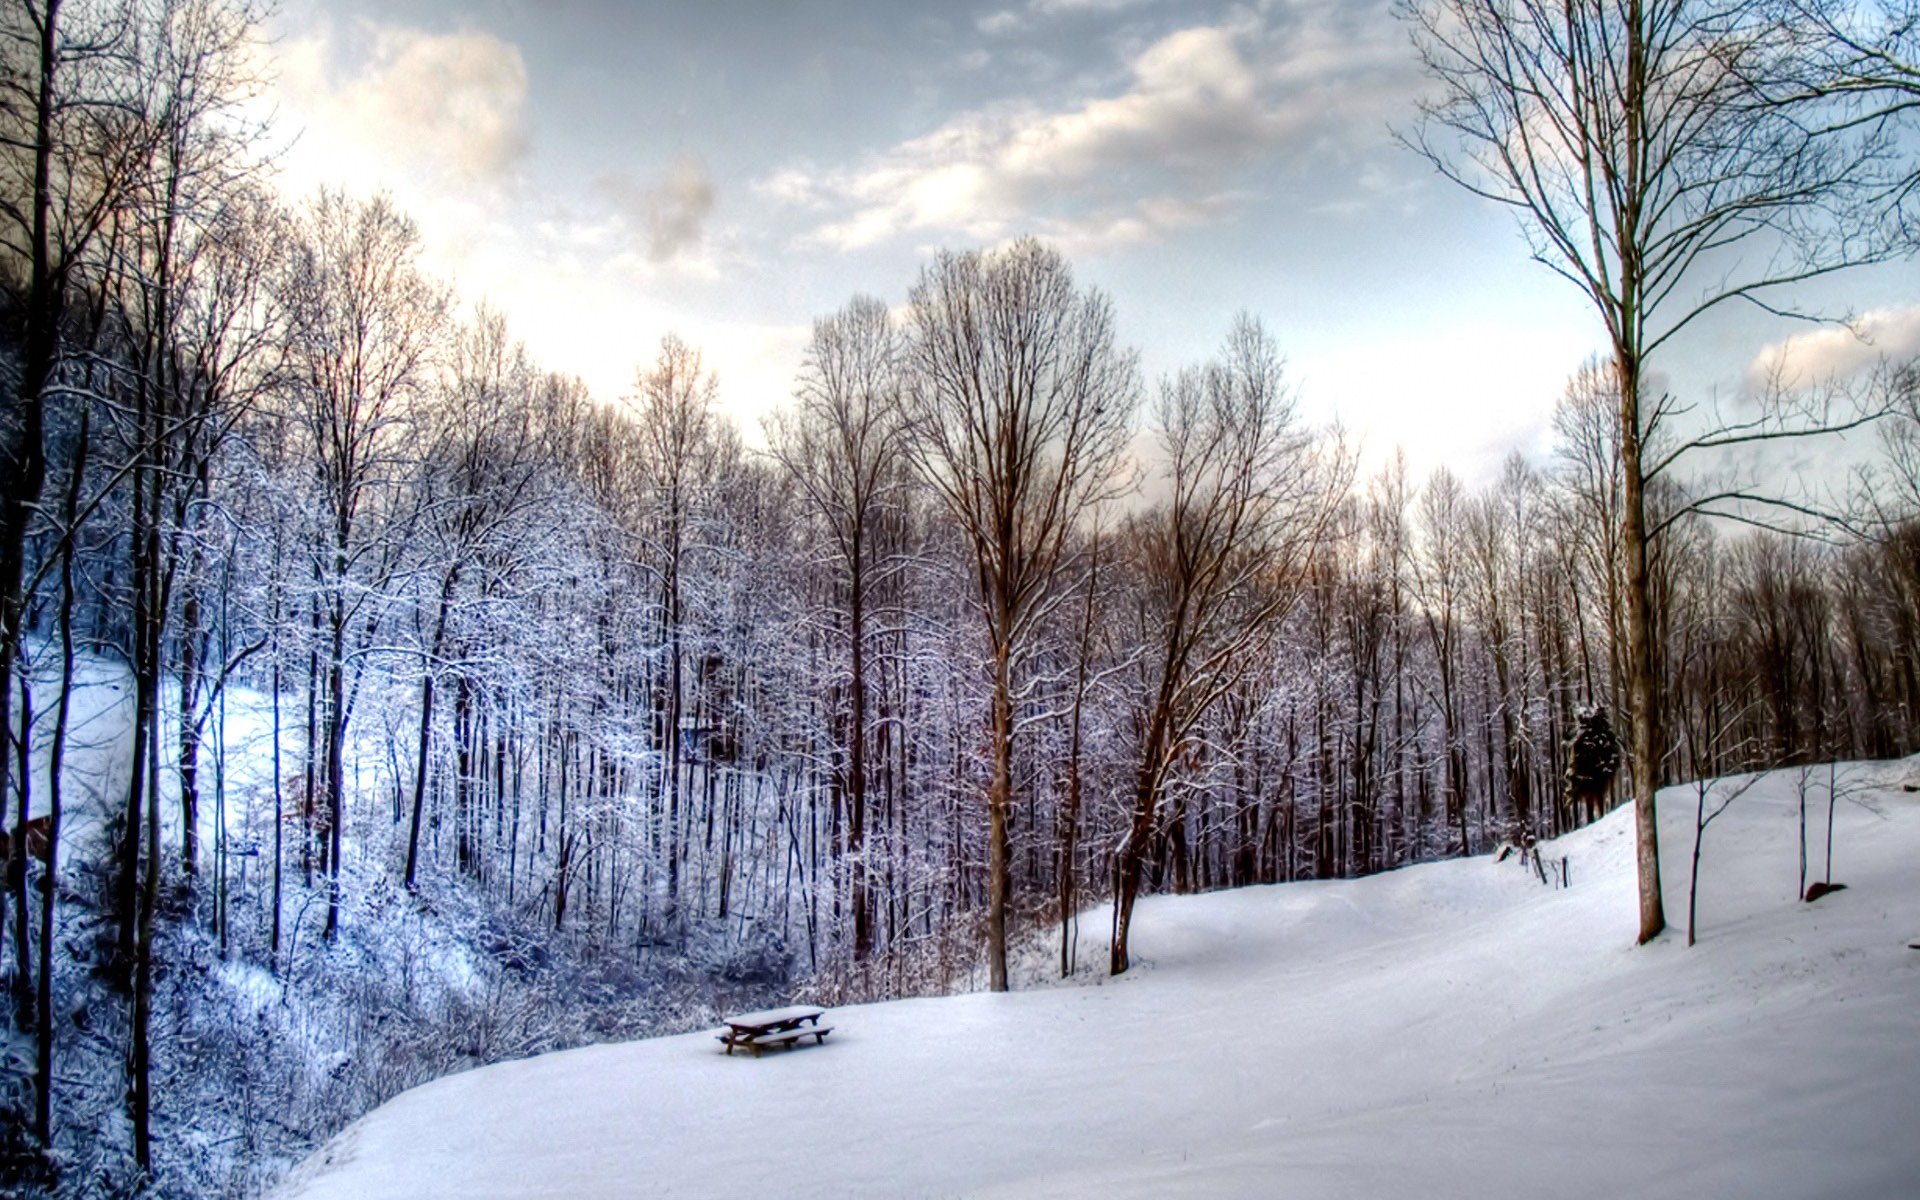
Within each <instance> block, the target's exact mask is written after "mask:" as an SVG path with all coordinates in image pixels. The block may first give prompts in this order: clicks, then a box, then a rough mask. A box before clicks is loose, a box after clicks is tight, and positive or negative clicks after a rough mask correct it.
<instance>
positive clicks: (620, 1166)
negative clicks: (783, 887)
mask: <svg viewBox="0 0 1920 1200" xmlns="http://www.w3.org/2000/svg"><path fill="white" fill-rule="evenodd" d="M1836 778H1837V780H1838V783H1839V785H1840V787H1839V790H1840V792H1841V796H1840V798H1839V800H1838V803H1837V806H1836V808H1835V818H1834V846H1835V850H1834V855H1835V857H1834V877H1835V879H1836V880H1837V881H1841V882H1845V883H1846V884H1848V885H1849V886H1848V887H1847V889H1846V890H1844V891H1841V892H1838V893H1835V894H1832V895H1828V896H1826V897H1824V898H1822V899H1821V900H1820V901H1819V902H1818V903H1815V904H1806V903H1802V902H1800V901H1798V900H1797V898H1796V891H1797V888H1798V880H1799V854H1800V851H1799V844H1800V843H1799V832H1798V831H1799V812H1800V804H1801V792H1802V790H1803V789H1804V790H1805V792H1806V799H1807V806H1808V808H1809V810H1810V811H1809V818H1808V819H1809V827H1810V836H1811V840H1812V841H1813V842H1814V845H1813V847H1812V859H1813V863H1814V866H1813V873H1812V874H1811V875H1810V876H1809V878H1810V879H1818V878H1819V877H1820V875H1821V874H1822V870H1821V855H1822V852H1823V842H1824V835H1825V832H1826V830H1825V824H1826V807H1827V794H1826V792H1827V772H1826V770H1825V769H1824V768H1823V769H1820V770H1818V771H1816V772H1812V773H1810V774H1803V773H1801V772H1796V771H1783V772H1776V773H1774V774H1772V775H1770V776H1768V777H1766V778H1765V779H1763V780H1761V781H1760V783H1759V785H1758V786H1756V787H1753V788H1752V789H1750V790H1748V791H1746V792H1744V793H1743V794H1741V795H1739V796H1738V797H1737V798H1736V799H1735V800H1734V801H1733V802H1732V805H1731V807H1730V808H1729V809H1728V811H1727V812H1726V813H1725V814H1724V815H1723V816H1722V817H1720V818H1719V819H1718V820H1717V821H1715V822H1714V823H1713V825H1712V826H1711V827H1710V828H1709V829H1708V830H1707V834H1706V848H1705V853H1704V858H1703V865H1702V869H1701V883H1700V896H1699V911H1700V942H1699V945H1698V946H1696V947H1694V948H1692V949H1689V948H1687V947H1686V945H1685V937H1684V933H1685V930H1684V920H1685V912H1686V907H1685V906H1686V883H1687V859H1688V851H1689V849H1690V846H1691V841H1692V833H1693V815H1694V808H1695V804H1694V800H1695V793H1694V791H1693V789H1692V788H1691V787H1681V788H1673V789H1669V790H1668V791H1666V792H1665V793H1663V794H1662V797H1661V811H1662V843H1663V848H1664V857H1665V864H1666V872H1667V876H1666V886H1667V898H1668V909H1669V913H1670V915H1671V916H1672V917H1673V918H1675V920H1674V924H1675V926H1676V928H1675V929H1674V930H1673V931H1671V932H1669V933H1668V934H1667V935H1665V936H1664V937H1662V938H1661V939H1659V940H1657V941H1656V942H1654V943H1652V944H1651V945H1648V946H1645V947H1635V946H1634V945H1633V944H1632V938H1633V932H1634V921H1635V909H1634V901H1633V875H1632V866H1631V857H1632V825H1631V813H1630V811H1629V810H1628V809H1625V808H1622V809H1620V810H1617V811H1615V812H1614V813H1613V814H1612V815H1611V816H1609V817H1608V818H1606V819H1605V820H1603V821H1601V822H1600V823H1598V824H1596V825H1594V826H1592V827H1590V828H1588V829H1585V830H1582V831H1580V832H1578V833H1575V834H1572V835H1569V836H1567V837H1565V838H1562V839H1560V840H1559V841H1558V842H1557V843H1551V844H1548V845H1547V846H1545V847H1543V853H1544V854H1546V855H1547V856H1548V857H1549V858H1550V860H1552V861H1554V862H1555V863H1556V864H1557V862H1558V860H1559V858H1560V857H1561V856H1563V855H1564V856H1565V857H1566V859H1567V861H1568V866H1569V874H1570V877H1571V886H1570V887H1568V888H1564V889H1562V888H1557V887H1555V888H1549V887H1545V886H1542V884H1541V882H1540V880H1539V879H1538V878H1537V877H1536V876H1535V875H1534V874H1533V872H1532V871H1531V870H1530V869H1528V868H1523V867H1521V866H1520V865H1518V864H1517V863H1516V862H1515V861H1514V860H1513V859H1511V858H1509V859H1508V860H1507V861H1505V862H1495V861H1494V860H1492V859H1491V858H1477V859H1470V860H1461V861H1452V862H1442V863H1431V864H1426V865H1423V866H1417V867H1411V868H1408V869H1405V870H1401V871H1397V872H1394V873H1391V874H1388V875H1383V876H1377V877H1374V878H1370V879H1362V880H1352V881H1342V882H1324V883H1301V884H1289V885H1282V886H1277V887H1267V888H1254V889H1248V890H1243V891H1237V892H1226V893H1218V894H1213V895H1207V896H1193V897H1179V898H1158V899H1153V900H1150V901H1148V902H1146V903H1144V904H1143V905H1142V907H1141V909H1140V911H1139V914H1138V918H1137V921H1136V926H1135V945H1136V948H1137V958H1138V961H1140V962H1141V967H1140V968H1137V969H1136V971H1135V972H1133V973H1130V974H1129V975H1128V976H1125V977H1122V978H1121V979H1118V980H1110V981H1102V982H1100V983H1099V984H1098V985H1097V986H1092V985H1088V983H1087V981H1081V982H1080V983H1070V984H1066V985H1062V986H1057V987H1045V988H1039V989H1036V990H1028V991H1016V992H1014V993H1012V994H1007V995H990V994H975V995H964V996H955V997H949V998H943V999H925V1000H907V1001H896V1002H892V1003H886V1004H873V1005H865V1006H859V1007H849V1008H842V1009H837V1010H835V1011H834V1012H833V1013H832V1014H831V1017H830V1018H829V1019H830V1021H831V1023H832V1024H833V1026H834V1028H835V1033H834V1035H833V1036H832V1037H831V1038H829V1039H828V1041H827V1044H826V1045H824V1046H820V1047H808V1048H807V1049H804V1050H798V1051H793V1052H788V1053H781V1054H774V1055H769V1056H767V1057H765V1058H762V1059H758V1060H756V1059H752V1058H748V1057H742V1056H736V1057H732V1058H729V1057H727V1056H725V1055H723V1054H722V1053H721V1051H720V1048H719V1044H718V1043H717V1042H716V1041H714V1039H713V1038H712V1037H711V1036H710V1035H709V1034H708V1033H698V1034H688V1035H684V1036H679V1037H670V1038H657V1039H653V1040H649V1041H642V1042H631V1043H626V1044H623V1045H608V1046H596V1047H590V1048H586V1049H580V1050H573V1051H568V1052H565V1053H559V1054H550V1055H545V1056H541V1057H538V1058H533V1059H528V1060H524V1061H520V1062H514V1063H506V1064H502V1065H498V1066H493V1067H487V1068H483V1069H479V1070H474V1071H469V1072H466V1073H464V1074H460V1075H455V1076H451V1077H448V1078H444V1079H440V1080H437V1081H435V1082H433V1083H430V1084H427V1085H425V1086H423V1087H419V1088H416V1089H414V1090H413V1091H410V1092H407V1093H405V1094H403V1095H401V1096H399V1097H397V1098H396V1099H394V1100H393V1101H391V1102H390V1103H388V1104H386V1105H384V1106H383V1107H381V1108H379V1109H377V1110H375V1111H374V1112H372V1113H370V1114H368V1115H367V1116H366V1117H364V1118H362V1119H361V1120H360V1121H358V1122H356V1123H355V1124H353V1125H352V1126H350V1127H348V1128H347V1129H346V1130H344V1131H343V1132H342V1133H341V1134H340V1135H339V1136H337V1137H336V1138H334V1139H333V1140H332V1141H331V1142H329V1143H328V1144H327V1145H326V1146H324V1147H323V1148H322V1149H321V1150H320V1151H318V1152H317V1153H316V1154H315V1155H314V1156H313V1157H312V1158H310V1159H309V1160H308V1161H307V1162H306V1163H305V1164H303V1165H302V1166H301V1167H300V1168H298V1169H297V1170H296V1171H295V1172H294V1174H293V1175H292V1176H291V1177H290V1178H289V1179H288V1180H287V1181H286V1183H285V1184H284V1185H283V1187H282V1188H281V1191H280V1193H279V1195H281V1196H282V1197H285V1198H288V1200H291V1198H292V1197H301V1198H303V1200H306V1198H311V1200H320V1198H323V1197H381V1196H393V1197H403V1196H404V1197H418V1196H463V1197H481V1196H499V1197H505V1196H516V1197H520V1196H526V1197H532V1196H551V1197H593V1196H607V1197H612V1196H635V1195H650V1196H671V1197H697V1196H716V1197H717V1196H822V1197H825V1196H922V1195H942V1196H945V1195H955V1194H962V1193H964V1194H974V1195H992V1196H1081V1195H1103V1196H1141V1197H1146V1196H1167V1195H1194V1196H1249V1197H1251V1196H1263V1197H1264V1196H1279V1195H1288V1196H1315V1197H1371V1196H1380V1197H1391V1196H1403V1195H1420V1196H1427V1197H1461V1198H1466V1197H1473V1198H1475V1200H1481V1198H1484V1197H1489V1196H1496V1197H1497V1196H1522V1195H1542V1194H1544V1195H1553V1196H1558V1197H1568V1196H1575V1197H1578V1196H1595V1197H1598V1196H1637V1197H1660V1196H1673V1197H1682V1196H1685V1197H1709V1196H1726V1197H1733V1196H1763V1195H1765V1196H1789V1195H1790V1196H1799V1197H1810V1196H1827V1197H1856V1196H1857V1197H1894V1196H1910V1195H1915V1194H1920V949H1915V948H1912V947H1911V946H1910V943H1915V942H1920V796H1915V795H1913V794H1909V793H1907V792H1906V791H1904V790H1903V785H1905V784H1906V783H1907V781H1908V780H1909V779H1914V780H1916V781H1920V765H1917V764H1916V763H1915V762H1914V761H1913V760H1909V761H1908V762H1905V763H1893V764H1863V765H1859V766H1855V767H1847V768H1842V769H1841V770H1840V771H1839V772H1838V774H1837V777H1836ZM1709 807H1711V804H1710V805H1709ZM1087 924H1088V928H1089V929H1103V928H1104V925H1105V916H1104V914H1102V913H1095V914H1090V915H1089V917H1088V921H1087ZM1084 949H1085V951H1086V957H1088V958H1091V959H1094V960H1096V961H1098V960H1103V959H1104V954H1103V953H1101V952H1100V950H1099V948H1098V947H1097V946H1093V947H1085V948H1084Z"/></svg>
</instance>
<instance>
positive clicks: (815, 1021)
mask: <svg viewBox="0 0 1920 1200" xmlns="http://www.w3.org/2000/svg"><path fill="white" fill-rule="evenodd" d="M826 1011H827V1010H826V1009H824V1008H815V1007H814V1006H813V1005H811V1004H792V1005H788V1006H787V1007H786V1008H769V1009H765V1010H763V1011H761V1012H750V1013H741V1014H740V1015H739V1016H737V1017H723V1018H721V1019H722V1020H723V1021H725V1022H726V1025H727V1027H726V1028H725V1029H724V1030H722V1031H720V1032H719V1033H717V1034H715V1035H714V1036H715V1037H717V1038H719V1039H720V1041H721V1042H722V1043H724V1044H725V1045H726V1047H727V1053H728V1054H732V1053H733V1048H734V1047H735V1046H738V1047H740V1048H741V1049H743V1050H751V1051H753V1056H754V1057H755V1058H759V1057H760V1052H761V1051H762V1050H765V1049H767V1048H769V1047H780V1048H783V1049H788V1050H791V1049H792V1048H793V1047H795V1046H797V1045H799V1044H800V1043H801V1042H802V1041H803V1040H805V1039H806V1038H809V1037H811V1038H812V1039H813V1042H814V1045H816V1046H817V1045H819V1044H820V1043H822V1042H824V1041H826V1040H827V1035H828V1034H829V1033H832V1032H833V1027H832V1026H831V1025H822V1024H821V1023H820V1018H821V1017H822V1016H825V1015H826Z"/></svg>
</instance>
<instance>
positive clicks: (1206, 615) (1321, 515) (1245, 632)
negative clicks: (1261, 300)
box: [1110, 316, 1351, 975]
mask: <svg viewBox="0 0 1920 1200" xmlns="http://www.w3.org/2000/svg"><path fill="white" fill-rule="evenodd" d="M1154 420H1155V424H1156V426H1157V427H1158V430H1157V431H1158V434H1159V437H1160V442H1161V452H1162V455H1163V457H1164V470H1165V475H1166V486H1167V488H1168V492H1169V495H1168V497H1167V499H1166V500H1164V501H1163V502H1161V503H1159V504H1157V505H1155V506H1154V508H1152V509H1151V510H1150V511H1148V512H1147V513H1145V514H1143V515H1141V516H1140V517H1138V518H1136V519H1134V520H1132V521H1130V522H1129V523H1128V530H1127V533H1128V538H1129V540H1130V541H1131V543H1132V545H1133V547H1134V551H1135V553H1136V555H1137V556H1138V560H1137V571H1138V577H1139V578H1138V583H1139V587H1140V591H1141V598H1140V603H1139V612H1140V614H1141V620H1142V625H1143V628H1142V629H1141V631H1140V632H1141V635H1142V636H1141V642H1140V644H1141V648H1142V651H1143V663H1142V670H1143V675H1144V678H1143V679H1142V680H1141V683H1142V685H1143V686H1142V687H1141V689H1140V693H1139V696H1140V700H1139V704H1140V708H1141V711H1140V713H1139V714H1138V715H1137V716H1136V718H1135V723H1136V726H1137V728H1138V729H1139V730H1140V735H1139V749H1138V753H1139V758H1138V760H1137V766H1136V768H1135V771H1134V787H1133V805H1132V812H1131V821H1130V824H1129V827H1128V831H1127V839H1126V842H1125V844H1124V845H1123V846H1122V847H1121V850H1120V856H1119V860H1118V862H1117V863H1116V864H1115V867H1114V881H1115V883H1114V908H1113V942H1112V951H1111V961H1110V967H1111V970H1112V972H1113V973H1114V974H1116V975H1118V974H1119V973H1121V972H1122V971H1125V970H1126V969H1127V966H1128V956H1127V935H1128V932H1129V929H1130V927H1131V924H1132V918H1133V906H1134V900H1135V898H1136V896H1137V895H1138V893H1139V889H1140V876H1141V868H1142V865H1143V864H1144V863H1145V861H1146V855H1147V848H1148V844H1149V841H1150V839H1151V838H1152V836H1153V833H1154V830H1155V823H1156V820H1157V819H1158V817H1159V810H1160V800H1161V793H1162V791H1163V789H1164V786H1165V784H1166V781H1167V777H1168V775H1169V773H1170V772H1171V771H1173V769H1174V767H1175V765H1176V764H1177V762H1178V760H1179V759H1180V756H1181V755H1183V754H1186V753H1188V752H1190V751H1191V750H1192V746H1191V745H1190V739H1191V737H1192V735H1193V732H1194V730H1195V727H1196V726H1197V725H1198V724H1199V722H1200V721H1201V719H1202V718H1204V717H1205V716H1206V715H1207V713H1208V711H1209V710H1210V709H1211V708H1212V707H1213V706H1214V704H1215V703H1216V702H1217V701H1219V699H1220V698H1221V697H1222V696H1224V695H1226V694H1227V693H1228V692H1229V691H1231V690H1232V688H1233V687H1234V685H1235V684H1237V683H1238V682H1239V681H1240V680H1241V678H1242V677H1244V676H1245V674H1246V673H1247V671H1249V670H1250V669H1251V668H1252V667H1253V666H1254V664H1256V663H1257V662H1258V661H1260V659H1261V658H1262V657H1263V654H1264V651H1265V649H1266V647H1267V644H1268V642H1269V641H1270V640H1271V639H1272V637H1273V635H1274V633H1275V632H1276V631H1277V630H1278V628H1279V625H1280V618H1282V617H1284V616H1285V615H1286V613H1287V612H1288V611H1289V610H1290V609H1291V608H1292V607H1293V604H1294V601H1295V600H1296V599H1297V598H1298V596H1299V594H1300V590H1301V588H1302V587H1303V586H1304V584H1305V578H1306V576H1305V570H1304V568H1305V566H1306V562H1307V560H1308V558H1309V557H1310V556H1311V555H1312V553H1313V550H1314V548H1315V547H1316V546H1317V545H1318V544H1319V541H1320V538H1321V536H1322V534H1323V533H1324V532H1325V530H1326V526H1327V522H1328V520H1329V518H1330V517H1331V515H1332V513H1333V511H1334V508H1335V506H1336V505H1337V503H1338V502H1339V500H1340V498H1341V497H1342V496H1343V495H1344V494H1345V492H1346V489H1347V486H1348V484H1349V483H1350V482H1351V471H1350V469H1349V466H1348V464H1347V462H1346V460H1345V457H1344V456H1343V455H1340V454H1338V453H1335V454H1332V455H1331V456H1326V455H1323V454H1322V452H1321V449H1320V444H1319V441H1318V439H1317V438H1316V437H1315V436H1314V434H1313V432H1312V431H1311V430H1309V429H1307V428H1306V427H1305V426H1304V425H1303V424H1302V423H1301V421H1300V418H1299V413H1298V408H1297V404H1296V401H1295V398H1294V395H1293V392H1292V390H1291V389H1290V388H1289V387H1288V386H1287V384H1286V380H1285V373H1284V368H1283V364H1282V361H1281V358H1280V353H1279V350H1278V348H1277V347H1276V346H1275V345H1274V342H1273V339H1272V338H1271V337H1270V336H1269V335H1268V334H1267V332H1266V331H1265V330H1264V329H1262V328H1261V327H1260V325H1259V323H1258V322H1256V321H1254V320H1252V319H1251V318H1248V317H1244V316H1243V317H1241V318H1240V319H1239V320H1238V321H1236V322H1235V323H1234V327H1233V330H1232V332H1231V333H1230V334H1229V335H1228V337H1227V343H1226V346H1225V348H1224V349H1223V351H1222V353H1221V356H1220V358H1219V360H1218V361H1216V362H1214V363H1212V364H1210V365H1208V366H1207V367H1204V368H1199V369H1188V370H1186V371H1183V372H1182V373H1181V374H1180V375H1178V376H1176V377H1175V378H1173V379H1171V380H1169V381H1167V382H1166V383H1165V384H1164V385H1162V387H1161V390H1160V396H1159V400H1158V403H1157V404H1156V406H1155V409H1154Z"/></svg>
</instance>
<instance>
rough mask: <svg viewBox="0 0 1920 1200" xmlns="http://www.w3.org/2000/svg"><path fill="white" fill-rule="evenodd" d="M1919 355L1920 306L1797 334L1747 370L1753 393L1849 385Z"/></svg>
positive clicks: (1879, 311) (1763, 351)
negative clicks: (1848, 381)
mask: <svg viewBox="0 0 1920 1200" xmlns="http://www.w3.org/2000/svg"><path fill="white" fill-rule="evenodd" d="M1916 356H1920V305H1908V306H1905V307H1901V308H1882V309H1875V310H1873V311H1871V312H1868V313H1866V314H1864V315H1863V316H1861V317H1860V318H1859V319H1858V320H1857V321H1855V322H1854V323H1853V327H1852V328H1847V327H1846V326H1830V327H1827V328H1822V329H1815V330H1812V331H1810V332H1807V333H1801V334H1796V335H1795V336H1793V337H1790V338H1785V339H1783V340H1781V341H1778V342H1773V343H1770V344H1769V345H1767V346H1765V347H1763V348H1762V349H1761V350H1760V352H1759V353H1758V354H1756V355H1754V357H1753V361H1752V362H1751V363H1750V364H1748V366H1747V378H1746V383H1747V387H1748V389H1749V390H1752V391H1763V390H1766V389H1768V388H1771V387H1779V388H1784V389H1787V390H1789V391H1792V390H1797V389H1800V388H1806V387H1812V386H1817V385H1819V384H1822V383H1826V382H1845V381H1847V380H1850V379H1854V378H1857V377H1859V376H1860V375H1862V374H1865V373H1866V372H1868V371H1872V370H1874V369H1876V368H1878V367H1880V366H1881V365H1882V364H1885V363H1900V362H1904V361H1907V360H1910V359H1913V358H1915V357H1916Z"/></svg>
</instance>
